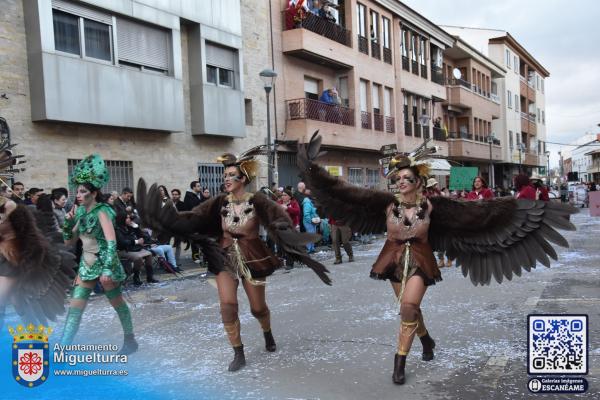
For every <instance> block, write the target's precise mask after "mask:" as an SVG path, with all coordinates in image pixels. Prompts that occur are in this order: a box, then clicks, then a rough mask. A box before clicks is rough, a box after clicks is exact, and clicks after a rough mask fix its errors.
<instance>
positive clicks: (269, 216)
mask: <svg viewBox="0 0 600 400" xmlns="http://www.w3.org/2000/svg"><path fill="white" fill-rule="evenodd" d="M264 151H265V146H258V147H255V148H253V149H251V150H249V151H247V152H245V153H243V154H242V155H241V156H239V157H236V156H234V155H233V154H224V155H222V156H221V157H219V159H218V161H220V162H222V163H223V165H224V167H225V170H224V186H225V191H226V194H221V195H219V196H216V197H213V198H211V199H210V200H207V201H205V202H203V203H202V204H201V205H199V206H197V207H195V208H194V209H193V210H192V211H189V212H182V213H178V212H177V211H176V210H175V208H174V207H168V206H167V207H162V206H161V200H162V199H161V198H160V194H159V191H158V189H157V186H156V185H153V186H152V187H151V188H150V190H149V192H148V193H146V184H145V182H144V181H143V180H140V182H139V183H138V194H137V200H138V211H140V214H141V216H142V219H143V222H144V223H145V224H146V225H147V226H150V227H152V228H153V229H156V230H158V231H161V232H166V233H169V234H172V235H175V236H180V237H186V238H188V240H196V241H198V240H204V245H203V246H202V247H203V251H204V252H205V255H208V254H207V250H208V252H210V255H209V257H208V259H209V267H208V268H209V270H210V271H211V272H213V273H214V274H216V275H217V277H216V282H217V289H218V292H219V300H220V306H221V318H222V321H223V326H224V328H225V332H226V333H227V336H228V338H229V342H230V343H231V345H232V347H233V350H234V359H233V361H232V362H231V363H230V364H229V371H236V370H238V369H240V368H242V367H243V366H244V365H245V364H246V359H245V356H244V346H243V344H242V339H241V332H240V320H239V318H238V301H237V288H238V285H239V282H240V280H241V281H242V285H243V287H244V290H245V291H246V294H247V296H248V301H249V302H250V310H251V312H252V315H254V317H255V318H256V319H257V320H258V322H259V324H260V326H261V328H262V330H263V334H264V339H265V348H266V350H267V351H269V352H273V351H275V350H276V344H275V339H274V338H273V334H272V333H271V317H270V311H269V308H268V306H267V303H266V300H265V284H266V277H267V276H269V275H271V274H272V273H273V271H274V270H275V269H276V268H279V267H280V260H279V258H278V257H276V256H275V255H274V254H273V253H272V252H271V251H270V250H269V248H268V247H267V246H266V245H265V243H264V242H263V241H262V240H261V239H260V237H259V226H260V225H262V226H264V227H265V228H266V229H267V231H268V234H269V237H270V238H271V240H273V241H274V242H275V243H276V244H277V246H278V248H280V249H282V251H283V252H284V253H285V254H286V255H287V256H288V257H290V258H292V259H295V260H297V261H299V262H302V263H304V264H306V265H307V266H308V267H310V268H311V269H312V270H313V271H314V272H315V273H316V274H317V275H318V276H319V278H321V280H322V281H323V282H324V283H326V284H328V285H329V284H331V281H330V279H329V277H328V276H327V272H329V271H327V269H326V268H325V267H324V266H323V265H322V264H320V263H318V262H316V261H314V260H312V259H311V258H309V257H308V255H307V254H306V247H305V246H306V244H307V243H308V242H314V241H317V240H318V239H319V237H318V235H314V234H306V233H300V232H296V230H295V228H294V224H293V223H292V221H291V220H290V217H289V216H288V215H287V213H286V212H285V210H283V208H282V207H281V206H280V205H279V204H277V203H275V202H274V201H272V200H271V199H269V198H268V197H267V196H265V195H264V194H263V193H261V192H257V193H249V192H247V191H246V186H247V185H248V184H249V183H250V182H251V181H252V180H253V179H254V178H255V177H256V175H257V172H258V167H259V162H258V160H256V158H255V157H256V156H258V155H262V154H264ZM206 235H208V236H211V237H214V238H217V239H218V248H217V250H215V247H217V246H212V247H213V248H210V247H211V246H210V240H209V239H206Z"/></svg>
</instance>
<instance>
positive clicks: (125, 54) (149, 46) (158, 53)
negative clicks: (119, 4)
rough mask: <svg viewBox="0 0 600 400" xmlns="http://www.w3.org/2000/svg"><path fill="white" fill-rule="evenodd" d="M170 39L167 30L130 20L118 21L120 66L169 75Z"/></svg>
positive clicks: (122, 19)
mask: <svg viewBox="0 0 600 400" xmlns="http://www.w3.org/2000/svg"><path fill="white" fill-rule="evenodd" d="M169 37H170V34H169V31H168V30H167V29H163V28H161V27H158V26H155V25H150V24H145V23H141V22H138V21H134V20H130V19H125V18H119V19H117V38H118V48H119V64H125V65H129V66H137V67H138V68H140V69H142V70H149V71H154V72H161V73H167V72H168V71H169V64H170V63H169V59H170V45H169Z"/></svg>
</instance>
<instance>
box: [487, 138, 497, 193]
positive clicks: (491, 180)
mask: <svg viewBox="0 0 600 400" xmlns="http://www.w3.org/2000/svg"><path fill="white" fill-rule="evenodd" d="M487 142H488V144H489V145H490V168H489V171H488V182H489V183H490V187H492V188H493V187H495V186H496V185H495V184H494V183H495V182H494V162H493V161H492V143H494V132H492V133H491V134H489V135H488V136H487Z"/></svg>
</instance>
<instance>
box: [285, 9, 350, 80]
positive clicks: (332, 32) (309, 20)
mask: <svg viewBox="0 0 600 400" xmlns="http://www.w3.org/2000/svg"><path fill="white" fill-rule="evenodd" d="M283 30H284V31H283V33H282V50H283V53H284V54H287V55H292V56H295V57H298V58H302V59H305V60H307V61H310V62H314V63H317V64H320V65H323V66H326V67H328V68H332V69H336V70H340V69H350V68H352V64H353V63H354V59H353V57H354V52H353V51H352V39H351V38H352V35H351V32H350V31H349V30H347V29H345V28H343V27H341V26H340V25H338V24H335V23H333V22H331V21H328V20H326V19H324V18H321V17H319V16H316V15H314V14H312V13H306V14H303V16H302V18H300V17H298V18H293V17H291V16H290V15H289V14H288V11H284V12H283ZM324 37H325V38H327V39H329V40H323V38H324Z"/></svg>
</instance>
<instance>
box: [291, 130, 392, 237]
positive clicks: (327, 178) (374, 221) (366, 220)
mask: <svg viewBox="0 0 600 400" xmlns="http://www.w3.org/2000/svg"><path fill="white" fill-rule="evenodd" d="M320 147H321V137H320V136H319V135H318V131H317V132H315V133H314V134H313V136H312V138H311V140H310V142H309V143H307V144H299V145H298V156H297V160H298V168H299V169H300V171H301V172H300V177H301V179H302V180H303V181H304V183H305V184H306V187H308V188H309V189H310V190H311V191H312V196H313V197H314V198H315V201H316V203H317V204H318V205H320V206H321V207H322V208H323V210H324V211H325V213H326V215H327V216H332V217H333V218H334V219H335V220H343V221H345V223H346V224H348V226H350V228H351V229H352V231H354V232H358V233H378V232H383V231H385V227H386V226H385V224H386V219H385V211H386V209H387V207H388V206H389V205H390V204H392V203H394V202H395V201H396V200H395V198H394V195H393V194H392V193H388V192H384V191H380V190H373V189H365V188H360V187H357V186H353V185H350V184H348V183H347V182H344V181H343V180H341V179H339V178H338V177H334V176H331V175H330V174H329V173H328V172H327V171H326V170H325V169H324V168H322V167H320V166H319V165H318V164H316V163H315V162H314V160H315V159H316V158H317V157H318V156H320V155H321V154H323V153H321V152H320Z"/></svg>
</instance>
